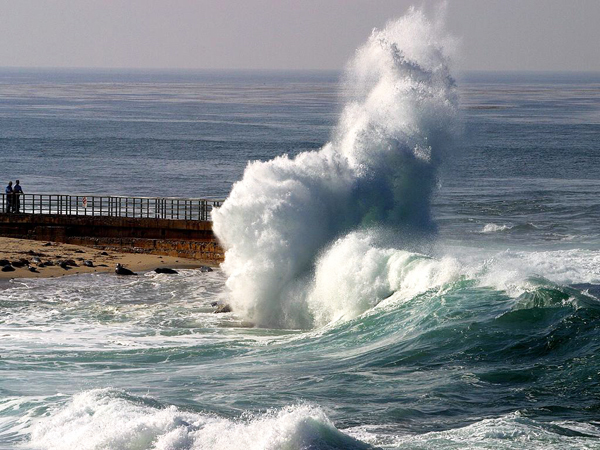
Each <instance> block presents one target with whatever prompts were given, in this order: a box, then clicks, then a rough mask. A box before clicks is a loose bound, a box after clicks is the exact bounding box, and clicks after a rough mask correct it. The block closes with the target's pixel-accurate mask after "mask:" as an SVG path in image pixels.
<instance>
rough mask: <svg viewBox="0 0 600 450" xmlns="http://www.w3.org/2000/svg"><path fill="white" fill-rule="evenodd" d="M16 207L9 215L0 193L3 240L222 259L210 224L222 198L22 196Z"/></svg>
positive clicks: (0, 219)
mask: <svg viewBox="0 0 600 450" xmlns="http://www.w3.org/2000/svg"><path fill="white" fill-rule="evenodd" d="M14 200H15V198H14V197H13V199H12V201H13V202H14ZM11 203H12V202H11ZM18 203H19V207H18V211H15V210H14V209H13V208H11V211H10V212H9V211H8V209H9V208H8V206H9V204H8V199H7V196H6V194H1V196H0V236H6V237H14V238H21V239H34V240H44V241H54V242H63V243H67V244H77V245H84V246H88V247H94V248H98V249H103V250H117V251H124V252H135V253H150V254H157V255H167V256H179V257H184V258H192V259H198V260H207V261H221V260H222V259H223V250H222V248H221V246H220V245H219V243H218V242H217V239H216V237H215V236H214V234H213V231H212V220H211V212H212V210H213V208H216V207H219V206H220V205H221V204H222V203H223V199H209V198H173V197H125V196H112V195H66V194H21V195H19V202H18ZM12 205H14V203H12Z"/></svg>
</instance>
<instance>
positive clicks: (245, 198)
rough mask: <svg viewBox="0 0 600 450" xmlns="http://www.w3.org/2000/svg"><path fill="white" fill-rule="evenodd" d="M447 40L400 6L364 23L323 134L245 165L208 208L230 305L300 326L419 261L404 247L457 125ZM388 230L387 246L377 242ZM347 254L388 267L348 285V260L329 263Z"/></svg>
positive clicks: (359, 298) (422, 222)
mask: <svg viewBox="0 0 600 450" xmlns="http://www.w3.org/2000/svg"><path fill="white" fill-rule="evenodd" d="M451 49H452V40H451V39H449V38H448V37H446V35H445V33H444V31H443V27H442V25H441V22H439V21H436V22H432V21H429V20H428V19H427V18H426V17H425V15H424V14H423V12H422V11H420V10H415V9H411V10H410V11H409V12H408V14H407V15H406V16H404V17H402V18H401V19H399V20H396V21H393V22H390V23H388V24H387V26H386V27H385V28H384V29H383V30H374V31H373V32H372V34H371V36H370V37H369V39H368V41H367V42H366V43H365V44H364V45H363V46H362V47H360V48H359V49H358V50H357V51H356V54H355V56H354V58H353V59H352V61H351V62H350V63H349V64H348V67H347V70H346V74H345V78H344V89H343V91H344V93H345V94H344V95H345V100H346V102H345V106H344V108H343V111H342V113H341V117H340V119H339V123H338V126H337V128H336V131H335V133H334V136H333V138H332V140H331V141H330V142H329V143H327V144H326V145H325V146H324V147H323V148H322V149H320V150H319V151H313V152H305V153H301V154H299V155H298V156H296V157H295V158H290V157H288V156H287V155H284V156H280V157H277V158H275V159H273V160H271V161H268V162H251V163H249V164H248V167H247V168H246V170H245V172H244V176H243V179H242V180H241V181H239V182H237V183H236V184H235V185H234V187H233V190H232V192H231V194H230V196H229V198H228V199H227V200H226V202H225V203H224V204H223V206H222V207H221V208H220V209H219V210H218V211H216V212H215V213H214V215H213V220H214V230H215V233H216V234H217V236H218V238H219V239H220V241H221V242H222V244H223V245H224V247H225V248H226V255H225V262H224V264H223V266H222V267H223V269H224V270H225V272H226V274H227V275H228V280H227V286H228V288H229V290H230V302H231V304H232V307H233V309H234V311H235V312H236V313H237V314H240V315H242V316H244V317H245V318H247V319H248V320H250V321H252V322H254V323H255V324H256V325H258V326H268V327H282V328H310V327H313V326H315V325H318V324H320V323H322V322H323V321H328V320H332V319H335V318H339V317H341V316H355V315H357V314H360V313H361V312H363V311H364V310H365V309H366V308H369V307H371V306H372V305H373V304H374V303H376V302H377V301H379V300H380V299H381V298H382V297H385V296H386V295H389V293H390V291H391V290H393V289H395V288H397V287H398V286H402V284H403V283H406V280H404V281H398V280H395V281H394V280H392V279H393V278H398V279H404V278H403V276H402V274H400V273H392V272H393V268H394V267H399V266H401V265H402V264H401V263H400V261H403V260H412V259H414V258H416V259H420V258H421V257H420V256H418V255H410V254H408V253H407V252H406V251H405V249H406V248H407V247H408V245H409V244H410V242H412V241H414V240H415V239H418V238H419V237H422V236H423V235H427V234H428V233H430V232H431V231H433V230H434V225H433V223H432V221H431V217H430V197H431V195H432V192H433V189H434V187H435V185H436V167H437V166H438V164H439V161H440V159H441V157H442V155H443V153H444V152H445V151H446V150H447V149H448V148H449V145H450V142H451V141H452V138H453V136H454V135H455V130H456V123H457V121H456V117H457V94H456V89H455V83H454V80H453V78H452V77H451V75H450V70H449V61H450V57H449V55H450V53H451ZM390 229H391V230H394V232H393V233H392V235H393V236H394V238H393V239H392V241H393V243H392V245H387V244H386V245H385V246H383V247H387V248H388V250H378V248H380V247H382V246H381V245H376V244H377V243H378V242H382V241H383V242H388V241H389V236H390V233H388V231H389V230H390ZM356 233H362V234H363V235H364V236H367V235H368V237H367V238H364V237H363V238H359V237H357V235H356ZM398 248H399V249H401V250H397V252H398V253H397V254H394V252H395V251H396V250H394V249H398ZM365 254H367V255H368V256H369V258H368V261H361V257H362V256H364V255H365ZM347 261H356V262H357V263H359V262H360V263H361V269H360V270H363V271H369V270H371V271H373V270H374V271H376V270H377V269H376V267H375V266H373V267H367V266H365V264H368V263H369V262H370V263H372V264H374V265H379V266H386V265H388V264H389V265H390V267H389V268H388V273H387V274H386V269H384V270H383V272H381V273H380V274H375V273H374V272H373V273H372V275H373V276H370V277H365V278H361V279H360V280H359V281H360V282H361V283H360V284H355V285H354V286H352V285H351V284H352V283H348V282H347V281H348V276H349V275H350V274H352V273H353V272H356V268H354V269H353V268H352V267H347V264H344V267H343V269H342V268H340V267H339V265H338V262H340V263H343V262H347ZM363 263H364V264H363ZM422 264H426V263H422ZM346 270H349V271H350V272H345V273H342V271H346ZM390 270H391V271H390ZM359 278H360V277H359ZM372 278H376V279H377V280H376V282H377V285H375V286H373V285H371V284H370V282H371V281H372ZM384 279H387V281H384ZM337 282H342V283H343V286H341V287H342V288H343V291H339V292H338V291H336V285H335V284H333V283H337ZM342 297H343V298H342ZM325 310H327V312H324V311H325Z"/></svg>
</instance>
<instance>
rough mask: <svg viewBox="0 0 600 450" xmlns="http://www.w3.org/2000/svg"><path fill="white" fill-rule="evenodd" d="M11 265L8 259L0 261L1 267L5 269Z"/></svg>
mask: <svg viewBox="0 0 600 450" xmlns="http://www.w3.org/2000/svg"><path fill="white" fill-rule="evenodd" d="M9 264H10V261H9V260H8V259H0V266H2V267H4V266H8V265H9Z"/></svg>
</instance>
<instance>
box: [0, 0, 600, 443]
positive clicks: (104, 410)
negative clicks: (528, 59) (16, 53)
mask: <svg viewBox="0 0 600 450" xmlns="http://www.w3.org/2000/svg"><path fill="white" fill-rule="evenodd" d="M458 47H459V45H458V42H457V41H456V40H455V39H453V38H452V37H450V36H448V34H447V33H446V31H445V29H444V23H443V19H442V18H441V17H440V18H439V19H438V18H434V19H429V18H428V17H426V15H425V14H424V13H423V12H422V11H421V10H419V9H411V10H409V11H408V12H407V13H406V14H405V15H404V16H403V17H401V18H399V19H397V20H393V21H390V22H389V23H387V24H386V25H385V26H384V27H382V28H380V29H375V30H373V32H372V33H371V35H370V36H369V37H368V38H367V40H366V42H365V43H364V44H363V45H362V46H360V47H359V48H358V49H357V50H356V52H355V53H354V55H353V57H352V58H351V60H350V61H349V63H348V64H347V67H346V69H345V71H344V73H343V75H341V76H339V75H338V74H333V75H331V74H322V73H319V74H270V73H269V74H252V73H241V74H238V73H223V74H214V73H207V74H204V73H203V74H190V73H172V74H171V73H168V74H164V73H140V74H137V75H136V74H130V73H128V74H121V75H119V74H118V73H74V74H68V75H65V74H63V73H60V72H57V73H55V72H48V73H39V74H33V73H23V74H20V73H19V72H18V71H17V72H14V71H8V72H2V71H0V97H1V98H5V99H10V101H7V102H0V117H2V118H3V122H2V124H3V125H2V127H1V128H0V133H2V134H1V135H0V150H5V151H2V154H3V155H12V154H14V153H15V152H14V150H15V149H22V150H21V151H20V152H19V154H16V155H15V156H14V157H12V156H8V157H7V159H6V164H7V165H9V166H11V167H13V169H14V170H15V171H17V172H18V173H20V174H21V173H22V174H25V176H21V179H23V180H27V182H28V188H29V190H30V191H39V190H43V189H49V190H51V191H52V190H55V189H56V190H61V189H63V188H64V186H66V185H68V184H74V183H76V184H77V185H80V186H85V187H86V189H89V190H88V192H91V193H94V192H95V191H94V189H98V186H107V185H110V186H111V188H114V189H116V190H118V191H128V192H131V193H132V194H135V195H153V193H155V192H156V190H157V189H163V188H164V183H163V181H164V180H161V179H157V177H156V173H158V172H161V173H164V174H165V176H168V177H169V179H173V180H175V183H176V185H177V189H178V193H180V195H190V196H193V195H194V193H196V191H197V189H199V188H201V189H204V190H206V192H207V193H209V194H211V195H215V196H221V195H223V196H227V200H226V201H225V202H224V204H223V206H222V207H221V208H220V209H219V210H218V211H216V212H215V213H214V216H213V220H214V229H215V232H216V234H217V235H218V237H219V239H220V240H221V241H222V243H223V245H224V247H225V249H226V258H225V262H224V263H223V264H222V266H221V268H220V269H217V270H215V271H214V272H210V273H202V272H199V271H196V270H181V271H180V273H179V274H178V275H176V276H173V275H166V274H156V273H154V272H148V273H144V274H141V275H140V276H139V277H136V278H125V279H123V278H117V277H115V276H114V275H112V274H93V275H83V276H80V275H78V276H70V277H64V278H61V279H31V280H12V281H10V282H6V283H2V284H0V449H17V448H18V449H28V450H29V449H36V450H40V449H44V450H45V449H61V450H62V449H65V450H71V449H77V450H100V449H136V450H137V449H140V450H142V449H155V450H167V449H168V450H179V449H182V450H183V449H189V450H193V449H215V450H221V449H223V450H225V449H227V450H231V449H256V450H259V449H260V450H263V449H379V448H384V449H457V448H473V449H523V448H527V449H594V448H600V384H599V382H598V381H599V375H598V374H599V373H600V360H599V358H598V354H600V353H599V350H600V340H599V338H598V336H599V331H600V329H599V325H598V324H599V323H600V203H599V200H598V199H599V198H600V181H598V179H597V178H598V177H597V175H598V174H597V170H595V168H596V167H598V164H599V163H600V160H599V158H600V155H599V154H598V135H599V132H600V114H599V111H600V77H598V76H593V75H590V74H582V75H573V74H570V75H568V76H567V75H545V76H542V75H535V76H533V75H531V74H521V75H506V76H504V77H503V76H501V75H497V74H471V75H465V74H461V73H459V72H456V68H455V67H454V63H453V61H454V60H455V58H456V52H457V49H458ZM107 81H108V82H109V83H107ZM32 105H37V107H35V108H32ZM90 124H93V125H94V126H90ZM90 149H93V151H91V150H90ZM132 155H133V156H132ZM135 155H138V156H143V157H139V158H134V159H135V161H137V162H136V163H135V164H132V161H131V159H132V157H134V156H135ZM40 161H41V163H40ZM248 161H250V162H248ZM57 164H58V165H60V166H61V167H62V168H63V169H62V170H64V178H62V177H58V176H56V173H57ZM90 167H94V169H95V170H93V171H90V170H89V168H90ZM92 172H93V173H92ZM66 180H68V181H66ZM109 180H110V182H109ZM215 186H216V187H215ZM210 189H214V190H213V191H210ZM114 193H115V194H118V193H119V192H114ZM121 193H122V192H121ZM214 302H225V303H229V304H230V305H231V306H232V308H233V312H232V313H227V314H214V312H213V311H214V307H213V306H212V305H213V304H214Z"/></svg>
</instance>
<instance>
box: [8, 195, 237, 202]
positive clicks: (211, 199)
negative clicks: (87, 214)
mask: <svg viewBox="0 0 600 450" xmlns="http://www.w3.org/2000/svg"><path fill="white" fill-rule="evenodd" d="M0 195H7V194H6V193H5V192H0ZM19 195H51V196H52V197H60V196H62V197H88V198H90V197H102V198H136V199H138V198H143V199H150V200H154V199H156V198H164V199H166V200H192V201H195V202H197V201H201V200H206V201H209V202H221V203H223V202H224V201H225V200H226V199H224V198H222V197H165V196H164V195H157V196H154V197H145V196H141V195H115V194H59V193H54V192H53V193H45V192H24V193H22V194H19Z"/></svg>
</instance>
